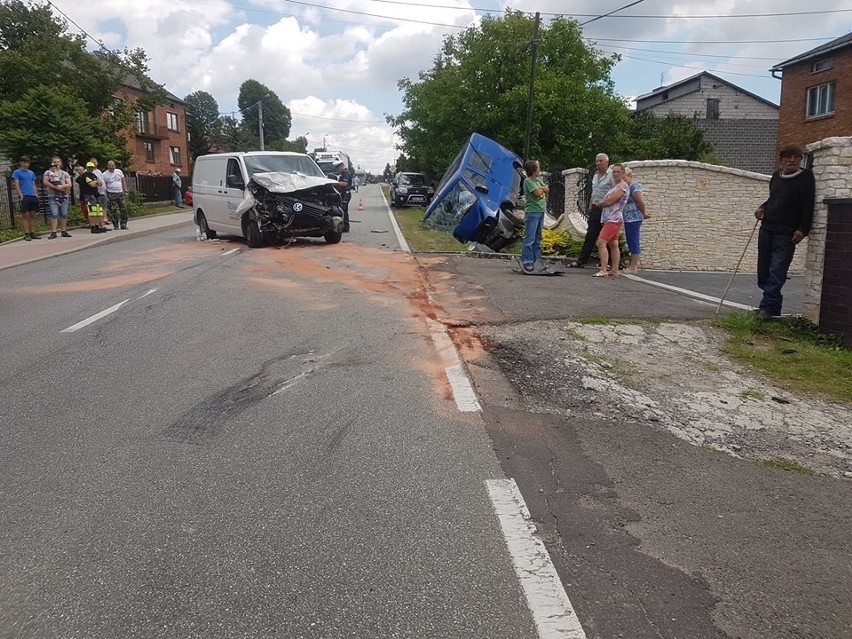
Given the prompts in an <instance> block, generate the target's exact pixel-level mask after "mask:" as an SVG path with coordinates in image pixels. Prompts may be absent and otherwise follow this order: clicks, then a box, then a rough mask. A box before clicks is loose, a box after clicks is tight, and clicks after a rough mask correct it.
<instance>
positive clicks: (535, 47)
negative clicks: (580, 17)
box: [523, 11, 541, 162]
mask: <svg viewBox="0 0 852 639" xmlns="http://www.w3.org/2000/svg"><path fill="white" fill-rule="evenodd" d="M540 21H541V15H540V14H539V12H538V11H536V12H535V28H534V29H533V39H532V51H531V56H530V90H529V96H528V98H527V130H526V133H525V134H524V156H523V160H524V162H526V161H527V160H529V159H530V135H532V110H533V98H535V58H536V52H537V51H538V25H539V22H540Z"/></svg>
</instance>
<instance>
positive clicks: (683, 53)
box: [601, 44, 778, 66]
mask: <svg viewBox="0 0 852 639" xmlns="http://www.w3.org/2000/svg"><path fill="white" fill-rule="evenodd" d="M601 46H603V47H609V48H610V49H623V50H625V51H645V52H646V53H665V54H668V55H677V56H685V57H701V58H724V59H726V60H768V61H770V62H775V61H777V60H778V57H777V56H776V57H773V58H761V57H756V56H746V55H721V54H717V53H693V52H691V51H667V50H665V49H641V48H639V47H621V46H618V45H615V44H604V45H601ZM752 66H754V65H752Z"/></svg>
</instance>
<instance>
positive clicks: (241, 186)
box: [192, 152, 343, 248]
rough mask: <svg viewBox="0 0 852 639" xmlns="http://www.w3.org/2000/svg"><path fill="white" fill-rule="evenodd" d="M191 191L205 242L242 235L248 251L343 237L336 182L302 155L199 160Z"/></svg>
mask: <svg viewBox="0 0 852 639" xmlns="http://www.w3.org/2000/svg"><path fill="white" fill-rule="evenodd" d="M192 186H193V194H194V203H193V204H194V207H195V219H196V223H197V224H198V226H199V227H201V230H202V231H203V232H206V234H207V236H208V237H211V236H214V235H215V234H216V233H217V232H221V233H232V234H235V235H242V236H243V237H245V238H246V243H247V244H248V245H249V247H251V248H258V247H261V246H263V245H264V244H277V243H281V242H284V241H286V240H289V239H292V238H295V237H322V238H324V239H325V241H326V242H328V243H329V244H335V243H337V242H339V241H340V240H341V238H342V237H343V208H342V206H341V197H340V193H339V191H338V190H337V182H336V180H332V179H329V178H327V177H326V176H325V175H324V174H323V173H322V171H321V170H320V168H319V167H318V166H317V164H316V162H314V161H313V159H311V158H310V157H308V156H307V155H305V154H304V153H288V152H250V153H217V154H211V155H202V156H199V157H198V158H197V159H196V164H195V168H194V170H193V181H192ZM211 231H212V233H211Z"/></svg>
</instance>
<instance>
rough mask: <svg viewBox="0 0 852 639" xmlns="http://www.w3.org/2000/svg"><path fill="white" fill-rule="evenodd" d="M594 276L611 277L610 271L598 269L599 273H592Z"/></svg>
mask: <svg viewBox="0 0 852 639" xmlns="http://www.w3.org/2000/svg"><path fill="white" fill-rule="evenodd" d="M592 277H609V273H607V272H606V271H603V272H601V271H598V272H597V273H592Z"/></svg>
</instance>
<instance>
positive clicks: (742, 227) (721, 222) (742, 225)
mask: <svg viewBox="0 0 852 639" xmlns="http://www.w3.org/2000/svg"><path fill="white" fill-rule="evenodd" d="M627 166H629V167H631V168H632V169H633V176H634V178H635V179H636V180H637V181H639V182H641V183H642V186H643V188H644V190H645V195H644V197H645V203H646V205H647V206H646V208H647V211H648V213H649V214H650V215H651V219H650V220H648V221H647V222H645V223H644V224H643V225H642V265H643V266H644V267H645V268H657V269H671V270H685V271H733V270H734V267H735V266H736V265H737V260H739V258H740V256H741V255H742V253H743V249H744V248H745V246H746V243H747V242H748V238H749V236H750V235H751V232H752V230H753V229H754V223H755V218H754V211H755V209H757V208H758V207H759V206H760V205H761V204H762V203H763V202H764V201H765V200H766V198H767V197H768V195H769V176H768V175H763V174H759V173H753V172H750V171H743V170H741V169H732V168H728V167H721V166H715V165H712V164H703V163H701V162H688V161H686V160H646V161H641V162H628V163H627ZM580 171H583V169H570V170H568V171H565V172H564V173H565V210H566V212H568V211H570V212H571V214H569V215H568V216H567V217H566V220H567V222H563V224H570V225H571V226H573V227H574V228H575V229H576V230H578V231H579V232H582V233H584V232H585V220H583V219H582V218H581V216H579V214H576V213H573V212H574V211H576V208H577V207H576V205H575V204H574V200H575V199H576V195H577V188H576V186H575V185H576V182H577V179H576V174H577V172H580ZM806 246H807V240H805V241H804V242H803V243H802V244H800V245H799V247H798V249H797V250H796V256H795V258H794V260H793V264H792V266H791V269H790V270H791V272H792V273H801V272H802V271H803V270H804V265H805V254H806V251H807V249H806ZM756 264H757V238H756V237H755V238H753V239H752V241H751V242H750V243H749V248H748V252H747V253H746V255H745V258H744V259H743V262H742V265H741V267H740V270H741V271H742V272H744V273H754V272H755V269H756Z"/></svg>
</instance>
